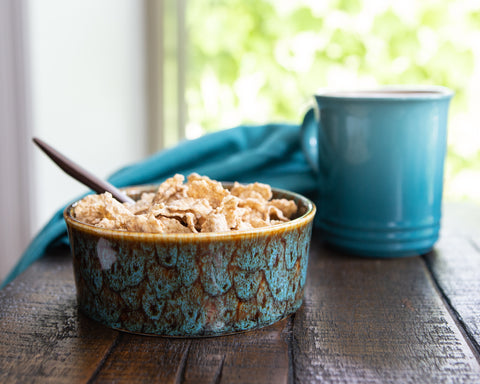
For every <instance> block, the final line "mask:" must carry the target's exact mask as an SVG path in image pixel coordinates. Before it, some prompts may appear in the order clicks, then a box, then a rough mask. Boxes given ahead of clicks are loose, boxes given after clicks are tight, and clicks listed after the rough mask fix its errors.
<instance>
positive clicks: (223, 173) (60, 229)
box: [2, 124, 315, 287]
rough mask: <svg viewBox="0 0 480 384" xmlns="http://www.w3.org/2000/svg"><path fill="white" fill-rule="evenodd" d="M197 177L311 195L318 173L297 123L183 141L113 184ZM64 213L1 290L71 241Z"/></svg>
mask: <svg viewBox="0 0 480 384" xmlns="http://www.w3.org/2000/svg"><path fill="white" fill-rule="evenodd" d="M192 172H197V173H199V174H200V175H205V176H209V177H210V178H212V179H215V180H221V181H239V182H254V181H259V182H262V183H267V184H270V185H271V186H273V187H277V188H283V189H288V190H291V191H294V192H298V193H301V194H303V195H307V196H311V195H312V194H313V192H314V189H315V177H314V174H313V171H312V170H311V169H310V167H309V165H308V163H307V161H306V159H305V157H304V155H303V153H302V150H301V145H300V127H299V126H298V125H294V124H266V125H258V126H239V127H235V128H230V129H226V130H223V131H219V132H215V133H211V134H208V135H205V136H202V137H200V138H198V139H195V140H187V141H183V142H181V143H180V144H178V145H177V146H175V147H174V148H171V149H167V150H164V151H160V152H158V153H156V154H154V155H152V156H150V157H148V158H146V159H145V160H143V161H140V162H138V163H135V164H132V165H129V166H126V167H124V168H122V169H120V170H119V171H117V172H115V173H114V174H113V175H112V176H111V177H110V178H109V181H110V182H111V183H112V184H113V185H115V186H117V187H125V186H128V185H141V184H155V183H161V182H162V181H164V180H165V179H167V178H168V177H171V176H173V175H174V174H175V173H181V174H183V175H185V176H187V175H188V174H190V173H192ZM75 200H77V199H75ZM64 209H65V207H62V208H61V209H59V210H58V211H57V212H56V213H55V214H54V215H53V217H52V218H51V219H50V221H49V222H48V223H47V224H46V225H45V226H44V227H43V228H42V229H41V231H40V232H39V233H38V234H37V235H36V236H35V238H34V239H33V240H32V241H31V243H30V245H29V246H28V248H27V249H26V250H25V252H24V253H23V255H22V257H21V259H20V261H19V262H18V263H17V265H16V266H15V268H14V269H13V270H12V271H11V272H10V274H9V275H8V276H7V278H6V279H5V280H4V282H3V283H2V287H3V286H5V285H6V284H8V282H10V281H11V280H13V279H14V278H15V277H16V276H17V275H18V274H20V273H21V272H23V271H24V270H25V269H26V268H27V267H28V266H29V265H30V264H32V263H33V262H34V261H35V260H37V259H39V258H40V257H42V256H43V254H44V253H45V251H46V250H47V248H48V247H50V246H53V245H55V244H58V243H59V242H63V243H65V242H67V241H68V237H67V227H66V224H65V221H64V219H63V210H64Z"/></svg>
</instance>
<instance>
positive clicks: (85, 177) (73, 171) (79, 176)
mask: <svg viewBox="0 0 480 384" xmlns="http://www.w3.org/2000/svg"><path fill="white" fill-rule="evenodd" d="M33 142H34V143H35V144H37V145H38V147H39V148H40V149H41V150H42V151H43V152H45V153H46V154H47V155H48V157H50V159H52V160H53V162H54V163H55V164H57V165H58V166H59V167H60V168H61V169H63V170H64V171H65V173H67V174H69V175H70V176H72V177H73V178H74V179H76V180H78V181H79V182H81V183H82V184H84V185H86V186H87V187H89V188H91V189H92V190H94V191H95V192H97V193H104V192H110V193H111V194H112V196H113V197H114V198H115V199H117V200H118V201H120V202H122V203H127V202H128V203H133V202H134V201H133V200H132V199H131V198H130V197H128V196H127V195H126V194H124V193H123V192H121V191H120V190H119V189H117V188H116V187H115V186H113V185H112V184H110V183H108V182H106V181H105V180H102V179H99V178H98V177H96V176H95V175H93V174H91V173H90V172H88V171H87V170H86V169H83V168H82V167H80V166H79V165H78V164H76V163H74V162H73V161H72V160H70V159H69V158H67V157H65V156H64V155H62V154H61V153H60V152H58V151H57V150H56V149H54V148H52V147H51V146H50V145H48V144H47V143H45V142H44V141H43V140H40V139H38V138H36V137H34V138H33Z"/></svg>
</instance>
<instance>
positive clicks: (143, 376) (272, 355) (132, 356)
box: [95, 319, 290, 384]
mask: <svg viewBox="0 0 480 384" xmlns="http://www.w3.org/2000/svg"><path fill="white" fill-rule="evenodd" d="M289 321H290V320H289V319H285V320H283V321H281V322H279V323H277V324H275V325H273V326H271V327H266V328H263V329H260V330H257V331H252V332H247V333H242V334H237V335H230V336H222V337H212V338H197V339H178V338H162V337H151V336H138V335H128V334H124V335H122V336H121V338H120V341H119V343H118V344H117V345H116V347H115V349H114V350H113V351H112V353H111V354H110V355H109V357H108V359H107V360H106V361H105V364H104V366H103V367H102V369H101V370H100V371H99V373H98V375H97V376H96V378H95V382H96V383H110V382H112V381H115V382H116V383H137V382H154V381H157V382H161V383H198V384H202V383H272V384H281V383H287V382H288V376H289V354H288V340H287V339H288V334H287V332H285V330H286V329H288V327H289Z"/></svg>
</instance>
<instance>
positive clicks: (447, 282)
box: [425, 204, 480, 354]
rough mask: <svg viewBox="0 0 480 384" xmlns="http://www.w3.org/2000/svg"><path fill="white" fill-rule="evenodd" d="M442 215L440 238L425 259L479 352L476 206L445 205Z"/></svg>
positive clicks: (479, 212)
mask: <svg viewBox="0 0 480 384" xmlns="http://www.w3.org/2000/svg"><path fill="white" fill-rule="evenodd" d="M445 216H446V218H447V219H448V220H446V223H447V225H446V226H445V228H444V230H443V235H442V238H441V239H440V241H439V242H438V244H437V245H436V247H435V251H434V252H432V253H430V254H428V255H426V256H425V259H426V261H427V264H428V267H429V269H430V270H431V272H432V274H433V276H434V279H435V281H436V283H437V284H438V287H439V289H440V290H441V292H442V293H443V295H444V296H445V299H446V301H447V302H448V303H449V304H450V305H451V307H452V309H453V311H454V312H455V313H456V314H457V316H458V319H459V321H460V322H461V324H462V326H463V327H464V329H465V331H466V333H467V334H468V336H469V337H470V339H471V341H472V344H473V345H474V347H475V348H476V350H477V352H478V353H479V354H480V207H478V206H475V205H473V204H468V205H465V204H462V205H456V206H447V209H446V212H445Z"/></svg>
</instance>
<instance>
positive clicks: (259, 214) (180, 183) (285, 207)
mask: <svg viewBox="0 0 480 384" xmlns="http://www.w3.org/2000/svg"><path fill="white" fill-rule="evenodd" d="M296 212H297V205H296V204H295V202H294V201H292V200H286V199H272V189H271V187H270V186H269V185H267V184H262V183H252V184H247V185H243V184H239V183H237V182H235V183H234V184H233V186H232V187H231V188H230V189H226V188H224V187H223V186H222V184H221V183H220V182H218V181H215V180H211V179H210V178H208V177H207V176H200V175H198V174H196V173H192V174H190V175H189V176H188V178H187V182H185V177H184V176H183V175H179V174H177V175H175V176H173V177H171V178H169V179H167V180H165V182H163V183H162V184H160V186H159V187H158V189H157V191H156V192H153V193H150V192H149V193H143V194H142V196H141V197H140V199H139V200H137V201H136V202H135V203H134V204H131V203H123V204H122V203H120V202H119V201H118V200H116V199H114V198H113V197H112V195H111V194H110V193H108V192H105V193H103V194H100V195H88V196H86V197H85V198H83V199H82V200H80V201H79V202H78V203H77V204H76V205H75V207H74V214H75V218H76V219H77V220H79V221H82V222H84V223H87V224H91V225H95V226H97V227H100V228H107V229H115V230H125V231H133V232H149V233H199V232H227V231H237V230H247V229H252V228H259V227H266V226H271V225H275V224H279V223H282V222H285V221H289V220H290V219H291V218H292V217H293V215H295V214H296Z"/></svg>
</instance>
